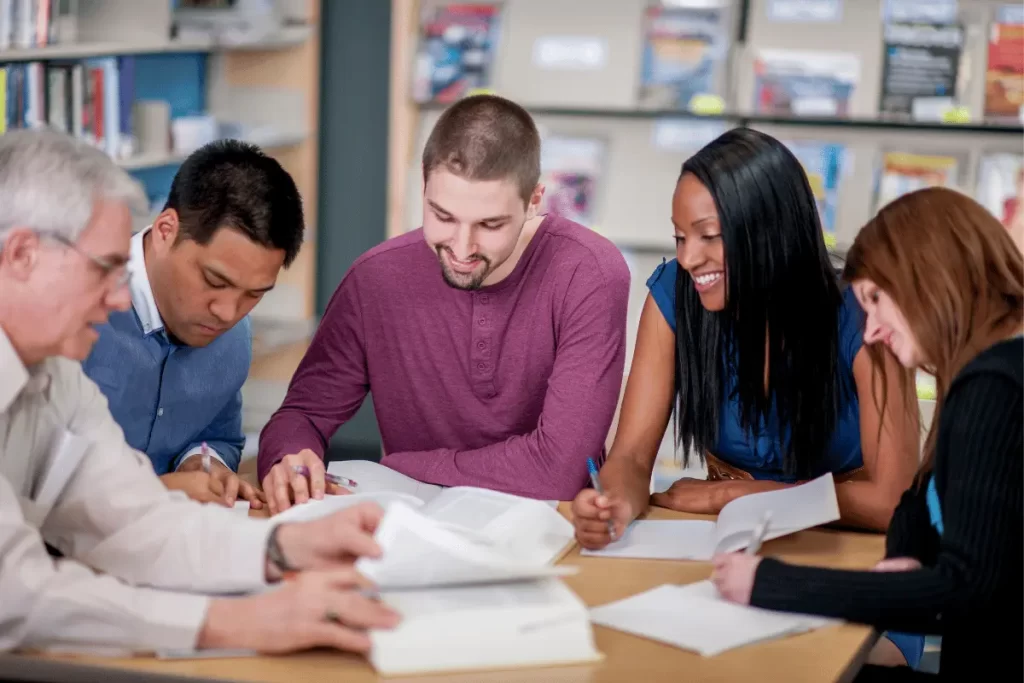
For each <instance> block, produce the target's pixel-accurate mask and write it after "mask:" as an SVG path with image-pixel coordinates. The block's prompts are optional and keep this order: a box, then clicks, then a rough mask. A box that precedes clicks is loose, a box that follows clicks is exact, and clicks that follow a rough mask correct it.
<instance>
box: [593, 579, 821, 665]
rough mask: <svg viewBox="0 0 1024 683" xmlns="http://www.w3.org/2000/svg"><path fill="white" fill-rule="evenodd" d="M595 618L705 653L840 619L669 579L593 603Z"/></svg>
mask: <svg viewBox="0 0 1024 683" xmlns="http://www.w3.org/2000/svg"><path fill="white" fill-rule="evenodd" d="M590 620H591V622H593V623H595V624H598V625H600V626H606V627H608V628H613V629H616V630H618V631H624V632H626V633H632V634H634V635H637V636H641V637H643V638H649V639H651V640H656V641H658V642H661V643H666V644H668V645H673V646H675V647H678V648H681V649H684V650H693V651H695V652H698V653H700V654H701V655H703V656H705V657H713V656H715V655H717V654H720V653H722V652H725V651H726V650H731V649H733V648H736V647H741V646H744V645H750V644H752V643H757V642H761V641H765V640H770V639H774V638H780V637H783V636H786V635H792V634H796V633H803V632H805V631H810V630H812V629H816V628H821V627H823V626H827V625H830V624H832V623H838V622H833V621H832V620H829V619H825V618H822V617H811V616H807V615H801V614H787V613H784V612H773V611H770V610H763V609H759V608H756V607H746V606H743V605H737V604H735V603H732V602H728V601H726V600H724V599H722V598H721V597H719V595H718V591H717V590H716V589H715V587H714V585H713V584H712V583H711V582H710V581H700V582H698V583H694V584H691V585H689V586H677V585H673V584H664V585H662V586H658V587H657V588H654V589H651V590H649V591H645V592H643V593H639V594H637V595H634V596H632V597H629V598H626V599H624V600H619V601H617V602H612V603H609V604H606V605H601V606H599V607H595V608H592V609H591V610H590Z"/></svg>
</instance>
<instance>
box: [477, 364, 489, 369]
mask: <svg viewBox="0 0 1024 683" xmlns="http://www.w3.org/2000/svg"><path fill="white" fill-rule="evenodd" d="M476 369H477V370H486V369H487V363H477V365H476Z"/></svg>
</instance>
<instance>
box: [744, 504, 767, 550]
mask: <svg viewBox="0 0 1024 683" xmlns="http://www.w3.org/2000/svg"><path fill="white" fill-rule="evenodd" d="M771 518H772V513H770V512H765V513H764V517H762V518H761V522H760V523H759V524H758V525H757V527H756V528H755V529H754V536H753V538H751V539H750V544H749V545H747V555H757V553H758V551H759V550H761V544H762V543H763V542H764V537H765V536H767V535H768V523H769V522H770V521H771Z"/></svg>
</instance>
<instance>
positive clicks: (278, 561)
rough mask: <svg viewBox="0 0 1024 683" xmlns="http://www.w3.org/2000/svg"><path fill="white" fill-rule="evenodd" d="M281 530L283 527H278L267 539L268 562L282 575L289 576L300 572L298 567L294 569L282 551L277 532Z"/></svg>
mask: <svg viewBox="0 0 1024 683" xmlns="http://www.w3.org/2000/svg"><path fill="white" fill-rule="evenodd" d="M280 530H281V525H280V524H278V525H276V526H275V527H274V528H273V530H271V532H270V536H269V537H268V538H267V560H269V561H270V564H272V565H274V567H276V568H277V570H278V571H279V572H281V573H282V574H288V573H291V572H297V571H299V568H298V567H293V566H292V565H291V564H290V563H289V562H288V558H286V557H285V556H284V551H283V550H281V545H280V544H279V543H278V542H277V532H278V531H280Z"/></svg>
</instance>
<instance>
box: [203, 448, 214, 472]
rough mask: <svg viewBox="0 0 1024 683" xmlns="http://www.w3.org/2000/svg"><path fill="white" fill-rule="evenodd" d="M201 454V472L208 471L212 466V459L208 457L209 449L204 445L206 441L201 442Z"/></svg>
mask: <svg viewBox="0 0 1024 683" xmlns="http://www.w3.org/2000/svg"><path fill="white" fill-rule="evenodd" d="M201 448H202V455H203V472H206V473H207V474H209V473H210V467H212V466H213V462H212V459H211V457H210V449H209V448H207V447H206V442H205V441H204V442H203V445H202V446H201Z"/></svg>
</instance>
